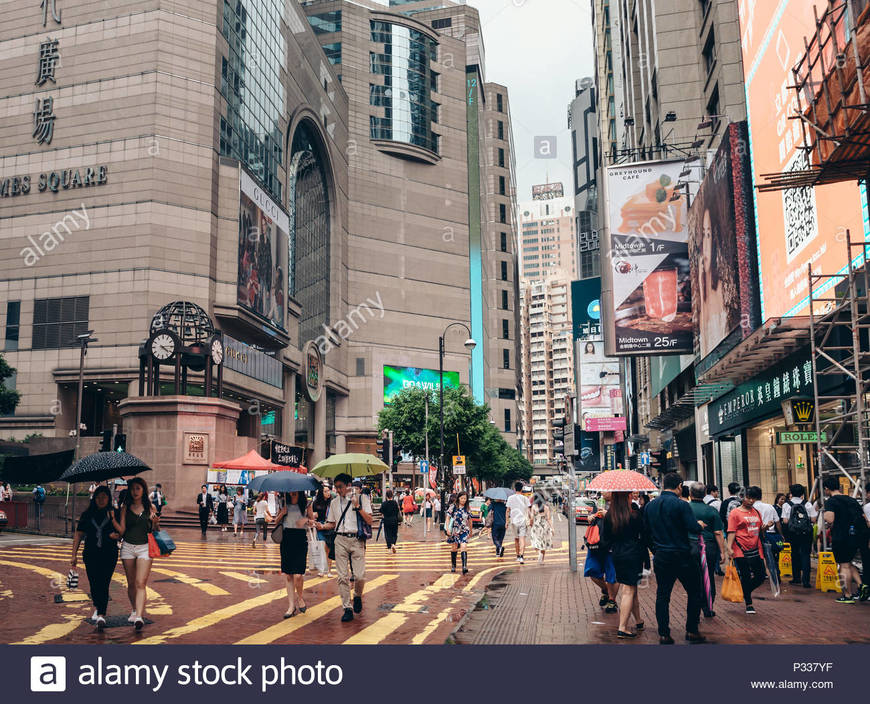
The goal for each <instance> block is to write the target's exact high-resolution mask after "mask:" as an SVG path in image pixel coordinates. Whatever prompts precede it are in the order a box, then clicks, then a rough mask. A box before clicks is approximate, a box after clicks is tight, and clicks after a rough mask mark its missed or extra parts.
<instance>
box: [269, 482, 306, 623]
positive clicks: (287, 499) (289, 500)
mask: <svg viewBox="0 0 870 704" xmlns="http://www.w3.org/2000/svg"><path fill="white" fill-rule="evenodd" d="M275 523H277V524H279V525H283V526H284V530H283V535H282V538H281V573H282V574H284V575H286V576H287V612H286V613H285V614H284V618H290V617H291V616H295V615H296V612H297V611H298V612H299V613H303V614H304V613H305V610H306V609H307V608H308V606H307V605H306V604H305V601H304V600H303V598H302V589H303V579H304V576H305V569H306V562H307V558H308V529H309V528H313V527H314V511H313V510H312V509H311V506H309V505H308V497H307V496H305V494H304V493H303V492H301V491H292V492H290V493H289V494H285V495H284V505H283V506H282V507H281V510H280V511H279V512H278V515H277V516H275Z"/></svg>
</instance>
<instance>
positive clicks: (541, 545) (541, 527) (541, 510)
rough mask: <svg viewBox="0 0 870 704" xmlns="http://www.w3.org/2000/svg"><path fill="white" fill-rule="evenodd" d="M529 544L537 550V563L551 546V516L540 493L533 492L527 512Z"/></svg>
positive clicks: (548, 507) (541, 560)
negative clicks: (528, 511)
mask: <svg viewBox="0 0 870 704" xmlns="http://www.w3.org/2000/svg"><path fill="white" fill-rule="evenodd" d="M529 525H530V528H529V544H530V545H531V546H532V548H534V549H535V550H537V551H538V564H541V563H542V562H543V561H544V556H545V555H546V554H547V550H549V549H550V548H552V547H553V518H552V513H551V512H550V505H549V504H548V503H547V502H546V501H544V497H543V496H542V495H541V494H535V497H534V498H533V499H532V508H531V511H530V514H529Z"/></svg>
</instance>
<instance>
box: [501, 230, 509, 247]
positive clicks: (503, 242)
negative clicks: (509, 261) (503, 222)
mask: <svg viewBox="0 0 870 704" xmlns="http://www.w3.org/2000/svg"><path fill="white" fill-rule="evenodd" d="M501 251H502V252H507V251H508V248H507V232H502V233H501Z"/></svg>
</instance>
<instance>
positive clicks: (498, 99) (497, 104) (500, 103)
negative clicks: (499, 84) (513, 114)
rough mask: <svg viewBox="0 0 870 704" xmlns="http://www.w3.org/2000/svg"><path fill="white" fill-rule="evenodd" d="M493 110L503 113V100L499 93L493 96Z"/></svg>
mask: <svg viewBox="0 0 870 704" xmlns="http://www.w3.org/2000/svg"><path fill="white" fill-rule="evenodd" d="M495 109H496V110H498V111H499V112H504V98H502V95H501V93H496V94H495Z"/></svg>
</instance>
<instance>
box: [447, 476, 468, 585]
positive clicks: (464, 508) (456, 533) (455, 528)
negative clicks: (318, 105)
mask: <svg viewBox="0 0 870 704" xmlns="http://www.w3.org/2000/svg"><path fill="white" fill-rule="evenodd" d="M447 521H448V523H449V528H448V530H447V535H449V536H450V537H449V538H447V542H448V543H450V544H451V546H452V547H451V549H450V565H451V568H450V571H451V572H456V553H457V552H459V551H460V550H461V551H462V574H467V573H468V539H469V538H470V537H471V512H470V511H469V510H468V492H467V491H460V492H459V495H458V496H457V497H456V501H454V502H453V504H452V505H451V506H450V508H448V509H447Z"/></svg>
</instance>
